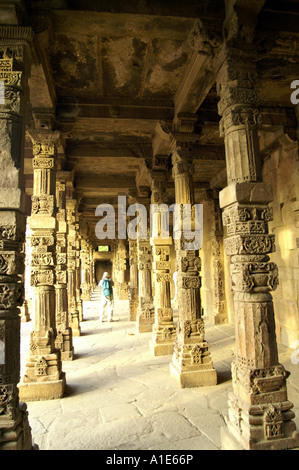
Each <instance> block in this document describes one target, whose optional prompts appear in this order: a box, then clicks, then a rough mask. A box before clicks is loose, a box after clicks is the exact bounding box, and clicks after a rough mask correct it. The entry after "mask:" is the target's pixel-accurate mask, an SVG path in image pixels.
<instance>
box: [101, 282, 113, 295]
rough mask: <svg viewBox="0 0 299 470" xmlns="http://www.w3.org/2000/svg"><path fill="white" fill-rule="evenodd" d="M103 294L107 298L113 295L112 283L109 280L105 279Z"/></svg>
mask: <svg viewBox="0 0 299 470" xmlns="http://www.w3.org/2000/svg"><path fill="white" fill-rule="evenodd" d="M102 292H103V295H104V296H105V297H109V296H110V295H111V288H110V281H109V280H108V279H103V284H102Z"/></svg>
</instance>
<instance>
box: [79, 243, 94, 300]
mask: <svg viewBox="0 0 299 470" xmlns="http://www.w3.org/2000/svg"><path fill="white" fill-rule="evenodd" d="M80 258H81V266H82V283H81V291H82V295H81V299H82V300H90V298H91V294H92V286H91V269H90V244H89V241H88V238H87V237H86V238H82V240H81V253H80Z"/></svg>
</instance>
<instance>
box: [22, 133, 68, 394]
mask: <svg viewBox="0 0 299 470" xmlns="http://www.w3.org/2000/svg"><path fill="white" fill-rule="evenodd" d="M29 135H30V138H31V140H32V144H33V196H32V208H31V217H30V222H29V224H30V228H31V233H32V235H31V247H32V254H31V285H32V286H33V287H34V289H33V301H34V314H35V325H34V329H33V331H32V334H31V341H30V352H29V355H28V358H27V363H26V373H25V375H24V377H23V383H22V384H21V385H20V395H21V396H22V397H23V398H24V399H26V400H45V399H52V398H61V397H62V396H63V394H64V388H65V374H64V372H62V370H61V354H60V350H57V349H55V340H56V325H55V304H56V301H55V288H54V285H55V277H56V276H55V270H54V266H55V263H56V256H55V251H56V250H55V247H56V228H57V226H56V217H55V191H56V161H55V158H56V153H57V143H58V140H59V138H60V134H59V133H58V132H52V131H51V130H48V129H40V130H31V131H30V134H29Z"/></svg>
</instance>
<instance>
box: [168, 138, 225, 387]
mask: <svg viewBox="0 0 299 470" xmlns="http://www.w3.org/2000/svg"><path fill="white" fill-rule="evenodd" d="M172 164H173V178H174V184H175V201H176V204H177V205H182V204H188V205H191V207H192V206H194V188H193V178H192V155H191V154H190V152H189V151H188V150H187V149H186V147H185V146H184V145H182V146H181V145H180V143H179V142H177V143H176V148H175V150H174V151H173V154H172ZM181 207H182V206H181ZM191 227H192V224H191ZM181 228H182V227H181ZM176 238H177V236H176ZM185 245H186V238H185V236H184V234H183V235H181V238H180V239H176V240H175V246H176V265H177V289H178V292H177V296H178V310H179V319H178V325H177V339H176V342H175V347H174V354H173V360H172V364H171V372H172V374H173V375H174V376H175V377H176V378H177V379H178V380H179V383H180V385H181V387H198V386H207V385H216V383H217V374H216V370H215V369H214V368H213V363H212V360H211V355H210V352H209V344H208V343H207V341H206V340H205V327H204V321H203V318H202V309H201V295H200V287H201V277H200V275H199V272H200V269H201V260H200V258H199V252H198V250H190V249H187V250H186V246H185Z"/></svg>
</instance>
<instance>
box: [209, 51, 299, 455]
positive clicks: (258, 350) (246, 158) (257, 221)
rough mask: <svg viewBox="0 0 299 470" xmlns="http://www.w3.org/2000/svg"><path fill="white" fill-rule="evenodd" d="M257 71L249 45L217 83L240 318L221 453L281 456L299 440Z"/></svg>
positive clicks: (227, 63)
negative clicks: (280, 342)
mask: <svg viewBox="0 0 299 470" xmlns="http://www.w3.org/2000/svg"><path fill="white" fill-rule="evenodd" d="M254 64H255V51H254V50H251V49H249V46H246V48H245V47H244V49H243V50H242V49H241V48H239V47H236V49H235V50H234V49H233V48H231V49H228V50H226V56H225V60H224V63H223V65H222V68H221V70H220V74H219V76H218V91H219V94H220V101H219V105H218V109H219V114H220V115H221V116H222V120H221V125H220V129H221V133H222V135H224V139H225V150H226V161H227V176H228V186H227V187H226V188H225V189H224V190H223V191H222V192H221V193H220V205H221V207H222V208H223V222H224V225H225V226H226V227H227V239H226V240H225V248H226V253H227V254H228V255H230V256H231V272H232V285H233V290H234V306H235V315H236V359H235V361H234V362H233V365H232V377H233V393H231V394H230V396H229V411H228V417H227V420H226V424H227V427H226V428H223V430H222V431H223V432H222V445H223V448H224V449H247V450H258V449H260V450H264V449H267V450H270V449H273V450H275V449H277V450H278V449H287V448H293V447H297V446H299V435H298V432H297V431H296V426H295V423H294V422H293V421H292V419H293V418H294V413H293V412H292V407H293V405H292V403H290V402H289V401H288V397H287V383H286V379H287V376H288V373H287V372H286V370H285V369H284V367H283V366H282V365H281V364H279V361H278V353H277V343H276V336H275V319H274V308H273V301H272V295H271V293H270V292H271V291H272V290H274V289H275V288H276V286H277V283H278V270H277V266H276V265H275V263H272V262H271V261H270V257H269V254H270V253H272V252H273V251H274V250H275V237H274V235H271V234H269V230H268V222H269V220H271V219H272V214H271V210H270V208H269V203H270V202H271V200H272V189H271V187H270V185H268V184H266V183H263V182H262V181H261V168H260V154H259V145H258V125H259V122H260V117H259V112H258V109H257V99H258V98H257V93H256V91H255V89H254V83H255V79H256V71H255V66H254Z"/></svg>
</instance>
